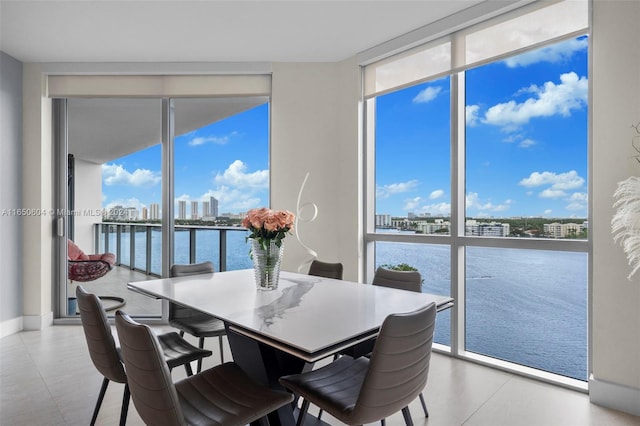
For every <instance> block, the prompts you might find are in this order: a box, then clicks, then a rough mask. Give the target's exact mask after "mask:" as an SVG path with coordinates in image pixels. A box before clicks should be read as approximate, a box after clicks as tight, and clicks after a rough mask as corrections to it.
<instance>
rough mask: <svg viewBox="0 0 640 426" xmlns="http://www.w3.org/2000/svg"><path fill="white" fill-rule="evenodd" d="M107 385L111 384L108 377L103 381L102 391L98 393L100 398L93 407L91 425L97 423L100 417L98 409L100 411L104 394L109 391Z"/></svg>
mask: <svg viewBox="0 0 640 426" xmlns="http://www.w3.org/2000/svg"><path fill="white" fill-rule="evenodd" d="M107 386H109V379H107V378H106V377H105V378H104V380H103V381H102V386H101V387H100V393H99V394H98V400H97V401H96V408H94V409H93V417H91V423H90V424H91V426H93V425H95V424H96V419H97V418H98V411H100V406H101V405H102V400H103V399H104V394H105V393H106V392H107Z"/></svg>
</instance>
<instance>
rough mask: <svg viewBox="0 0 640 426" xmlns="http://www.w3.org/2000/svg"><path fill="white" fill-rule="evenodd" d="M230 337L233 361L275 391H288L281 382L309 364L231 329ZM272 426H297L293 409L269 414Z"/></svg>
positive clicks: (284, 409) (286, 408) (289, 406)
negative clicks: (281, 378) (282, 377)
mask: <svg viewBox="0 0 640 426" xmlns="http://www.w3.org/2000/svg"><path fill="white" fill-rule="evenodd" d="M227 338H228V340H229V347H230V348H231V353H232V355H233V360H234V362H235V363H236V364H238V365H239V366H240V368H242V369H243V370H244V372H245V373H247V374H248V375H249V376H251V377H253V378H254V379H255V380H256V381H258V382H259V383H262V384H264V385H266V386H269V387H270V388H272V389H278V390H285V388H284V387H282V386H281V385H280V383H279V382H278V379H279V378H280V377H281V376H284V375H287V374H295V373H300V372H301V371H302V370H303V368H304V366H305V362H304V361H303V360H301V359H299V358H297V357H295V356H293V355H290V354H287V353H285V352H282V351H280V350H278V349H275V348H273V347H271V346H268V345H265V344H263V343H260V342H257V341H255V340H253V339H251V338H250V337H247V336H245V335H242V334H240V333H237V332H235V331H233V330H231V329H229V327H227ZM269 423H270V424H271V425H274V426H275V425H291V426H293V425H295V418H294V415H293V407H292V406H291V405H289V404H287V405H285V406H284V407H282V408H280V409H279V410H278V411H276V412H275V413H272V414H271V415H269Z"/></svg>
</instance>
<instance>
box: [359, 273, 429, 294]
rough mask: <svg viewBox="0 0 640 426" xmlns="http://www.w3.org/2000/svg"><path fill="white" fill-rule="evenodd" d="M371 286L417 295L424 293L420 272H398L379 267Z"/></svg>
mask: <svg viewBox="0 0 640 426" xmlns="http://www.w3.org/2000/svg"><path fill="white" fill-rule="evenodd" d="M371 284H373V285H379V286H382V287H391V288H397V289H399V290H409V291H415V292H417V293H421V292H422V276H420V272H418V271H396V270H393V269H385V268H383V267H379V268H378V269H376V273H375V275H374V276H373V281H372V282H371Z"/></svg>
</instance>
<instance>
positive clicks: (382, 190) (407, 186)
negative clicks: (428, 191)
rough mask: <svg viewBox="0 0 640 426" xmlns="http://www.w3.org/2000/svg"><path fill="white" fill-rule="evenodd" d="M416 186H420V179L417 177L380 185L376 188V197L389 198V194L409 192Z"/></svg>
mask: <svg viewBox="0 0 640 426" xmlns="http://www.w3.org/2000/svg"><path fill="white" fill-rule="evenodd" d="M416 186H418V181H417V180H416V179H413V180H410V181H407V182H400V183H392V184H389V185H383V186H378V187H377V188H376V198H388V197H389V196H391V195H394V194H401V193H403V192H408V191H410V190H412V189H414V188H415V187H416Z"/></svg>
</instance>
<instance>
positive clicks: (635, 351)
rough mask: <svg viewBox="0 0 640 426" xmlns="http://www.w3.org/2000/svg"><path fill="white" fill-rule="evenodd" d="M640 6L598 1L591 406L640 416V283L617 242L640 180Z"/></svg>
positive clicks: (595, 21) (595, 16) (594, 79)
mask: <svg viewBox="0 0 640 426" xmlns="http://www.w3.org/2000/svg"><path fill="white" fill-rule="evenodd" d="M639 23H640V2H635V1H604V0H602V1H601V0H598V1H595V2H594V14H593V55H592V61H593V72H592V75H591V76H590V78H591V82H592V87H593V92H592V95H593V101H592V103H591V108H592V115H593V139H592V141H591V142H592V149H593V151H592V168H591V172H592V173H591V181H592V188H593V190H592V202H593V220H592V222H591V226H592V232H593V244H594V248H593V274H592V283H593V284H592V289H593V293H592V315H591V325H592V330H591V332H592V340H591V341H592V349H591V363H592V367H593V376H592V378H591V380H590V384H589V388H590V394H591V400H592V401H593V402H596V403H599V404H603V405H606V406H610V407H614V408H619V409H622V410H625V411H629V412H632V413H634V414H637V415H640V277H635V278H634V279H633V281H629V280H627V278H626V277H627V275H628V273H629V272H630V269H629V266H628V265H627V263H626V258H625V256H624V253H623V252H622V249H621V248H620V247H619V246H618V245H616V244H615V243H614V241H613V239H612V235H611V217H612V215H613V212H614V210H613V208H612V203H613V201H614V200H613V198H612V194H613V192H614V191H615V189H616V184H617V182H619V181H621V180H624V179H626V178H627V177H628V176H631V175H636V176H637V175H640V164H638V163H637V162H635V160H632V159H631V158H630V157H631V156H632V155H634V154H637V153H636V152H635V151H633V150H632V147H631V136H632V135H633V133H632V129H631V125H632V124H637V123H638V122H640V46H639V42H640V25H639Z"/></svg>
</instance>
